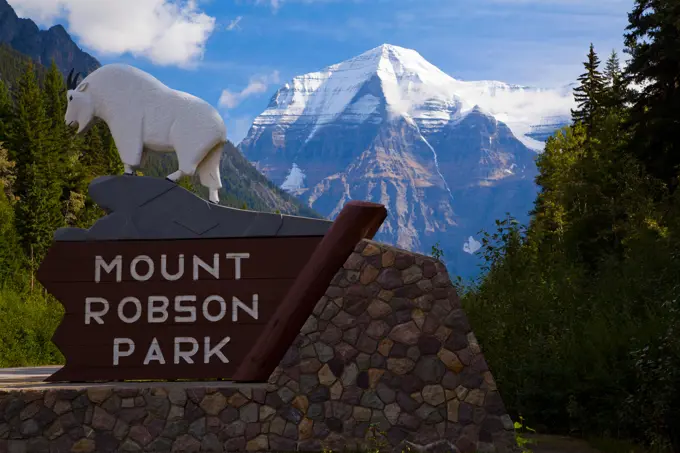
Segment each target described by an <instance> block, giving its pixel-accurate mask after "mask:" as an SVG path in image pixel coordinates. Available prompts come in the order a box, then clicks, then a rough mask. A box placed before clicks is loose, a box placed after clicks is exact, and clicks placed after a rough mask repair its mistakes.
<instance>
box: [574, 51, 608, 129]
mask: <svg viewBox="0 0 680 453" xmlns="http://www.w3.org/2000/svg"><path fill="white" fill-rule="evenodd" d="M583 66H584V67H585V69H586V72H585V73H583V74H582V75H581V76H579V78H578V81H579V82H580V85H579V86H578V87H576V89H574V98H575V100H576V103H577V105H578V109H577V110H573V111H572V112H571V116H572V119H573V121H574V123H582V124H584V125H585V126H586V127H587V128H588V130H589V131H590V130H592V128H593V127H594V125H595V121H596V120H597V116H598V115H599V113H600V107H601V103H602V97H603V96H602V93H603V92H604V77H603V76H602V73H601V72H600V70H599V66H600V59H599V58H598V57H597V54H596V53H595V47H594V46H593V45H592V44H590V52H589V53H588V60H587V61H586V62H585V63H583Z"/></svg>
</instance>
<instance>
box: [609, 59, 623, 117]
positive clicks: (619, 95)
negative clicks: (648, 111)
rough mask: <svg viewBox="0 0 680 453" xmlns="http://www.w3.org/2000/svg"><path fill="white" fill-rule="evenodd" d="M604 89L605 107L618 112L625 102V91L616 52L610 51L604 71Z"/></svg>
mask: <svg viewBox="0 0 680 453" xmlns="http://www.w3.org/2000/svg"><path fill="white" fill-rule="evenodd" d="M604 79H605V83H606V87H605V107H606V108H607V109H610V110H611V109H614V110H617V111H620V109H622V108H623V107H624V104H625V101H626V89H625V83H624V79H623V71H621V63H620V61H619V55H618V54H617V53H616V50H612V53H611V55H610V56H609V59H608V60H607V63H606V64H605V69H604Z"/></svg>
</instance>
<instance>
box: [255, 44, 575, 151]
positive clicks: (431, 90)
mask: <svg viewBox="0 0 680 453" xmlns="http://www.w3.org/2000/svg"><path fill="white" fill-rule="evenodd" d="M475 106H478V107H479V109H480V111H482V112H483V113H485V114H486V115H489V116H493V117H494V118H496V119H497V120H499V121H502V122H503V123H505V124H507V126H508V127H510V129H511V130H512V131H513V133H514V134H515V136H516V137H517V138H518V139H519V140H520V141H521V142H522V143H523V144H525V145H526V146H528V147H530V148H532V149H534V150H536V151H540V150H541V149H542V148H543V146H544V143H543V142H541V141H538V140H536V139H534V138H533V135H535V133H536V130H535V126H536V125H539V124H543V123H546V118H550V121H549V123H550V124H552V123H553V122H555V121H557V120H560V118H561V117H564V118H566V117H567V116H568V112H569V111H570V108H572V107H573V97H572V96H571V93H570V92H567V91H566V90H546V89H543V90H538V89H535V88H531V87H524V86H519V85H510V84H508V83H504V82H498V81H493V80H482V81H462V80H457V79H455V78H453V77H451V76H450V75H448V74H446V73H445V72H443V71H442V70H440V69H439V68H438V67H436V66H435V65H433V64H432V63H430V62H429V61H427V60H426V59H425V58H424V57H423V56H422V55H420V53H418V52H417V51H415V50H412V49H407V48H404V47H399V46H395V45H392V44H387V43H385V44H382V45H380V46H378V47H375V48H373V49H370V50H368V51H366V52H363V53H362V54H360V55H357V56H355V57H352V58H349V59H348V60H345V61H342V62H340V63H336V64H333V65H331V66H327V67H326V68H324V69H322V70H320V71H318V72H311V73H308V74H304V75H300V76H297V77H295V78H294V79H293V80H292V81H291V82H289V83H286V84H285V85H284V86H283V87H282V88H281V89H280V90H279V91H278V92H277V93H276V94H275V95H274V97H273V98H272V101H271V103H270V105H269V106H268V108H267V111H265V112H264V113H263V114H262V115H260V116H259V117H258V118H257V119H256V120H255V123H254V126H255V128H256V129H257V128H258V127H260V126H266V125H267V124H271V123H272V122H273V121H276V122H278V123H279V124H281V121H283V122H285V123H286V124H288V122H290V123H292V122H295V121H301V122H302V123H304V124H307V125H310V126H311V130H310V132H309V134H308V135H307V137H306V138H305V139H303V141H304V142H308V141H309V140H311V139H312V138H313V137H314V136H315V135H316V133H317V132H318V131H319V130H320V129H321V128H323V127H324V126H325V125H326V124H330V123H333V122H334V121H336V120H338V119H342V120H343V121H349V122H353V123H355V124H362V123H363V122H365V121H383V120H391V119H394V118H405V119H406V120H407V121H409V122H411V121H415V122H416V123H417V124H418V125H419V127H420V128H421V129H423V128H425V129H430V128H436V129H439V128H442V127H445V126H446V125H447V124H452V123H455V122H457V121H458V120H460V119H462V118H463V117H465V116H466V115H467V114H468V113H470V112H471V111H472V109H473V108H474V107H475ZM382 112H385V113H386V115H383V114H382ZM565 112H567V113H565ZM560 121H561V120H560ZM557 122H559V121H557Z"/></svg>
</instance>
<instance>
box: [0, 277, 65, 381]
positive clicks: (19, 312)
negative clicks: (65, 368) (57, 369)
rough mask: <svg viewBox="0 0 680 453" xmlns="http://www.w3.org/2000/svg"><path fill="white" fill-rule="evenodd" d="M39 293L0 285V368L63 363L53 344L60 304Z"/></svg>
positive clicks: (60, 314)
mask: <svg viewBox="0 0 680 453" xmlns="http://www.w3.org/2000/svg"><path fill="white" fill-rule="evenodd" d="M41 293H42V289H40V290H37V289H36V290H34V291H33V292H32V293H31V292H27V293H22V292H18V291H16V290H13V289H11V288H0V368H9V367H23V366H40V365H54V364H62V363H64V358H63V356H62V355H61V353H60V352H59V350H58V349H57V348H56V346H54V344H52V334H53V333H54V330H55V329H56V328H57V326H58V325H59V322H60V321H61V318H62V316H63V313H64V312H63V308H62V306H61V305H60V304H59V303H57V302H55V301H53V300H52V299H51V298H47V299H46V298H45V297H43V296H42V294H41Z"/></svg>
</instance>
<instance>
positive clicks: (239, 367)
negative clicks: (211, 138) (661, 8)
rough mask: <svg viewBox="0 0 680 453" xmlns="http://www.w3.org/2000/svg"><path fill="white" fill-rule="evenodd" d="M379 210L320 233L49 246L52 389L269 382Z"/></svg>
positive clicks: (360, 210) (44, 269)
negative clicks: (57, 362) (53, 306)
mask: <svg viewBox="0 0 680 453" xmlns="http://www.w3.org/2000/svg"><path fill="white" fill-rule="evenodd" d="M385 217H386V211H385V208H384V207H383V206H382V205H376V204H372V203H364V202H350V203H348V204H347V205H346V206H345V208H344V209H343V211H342V212H341V213H340V215H339V216H338V218H337V219H336V221H335V222H334V223H333V225H332V226H331V228H330V229H329V230H328V232H327V233H326V235H325V236H323V237H320V236H310V237H259V238H256V237H252V238H247V237H246V238H225V239H213V238H206V239H181V240H179V239H178V240H150V241H146V240H144V241H140V240H134V241H132V240H124V241H82V242H78V241H74V242H68V241H63V242H60V241H57V242H55V243H54V245H53V246H52V248H51V249H50V251H49V252H48V254H47V257H46V258H45V260H44V262H43V263H42V266H41V267H40V270H39V272H38V278H39V280H40V282H41V283H42V284H43V285H44V286H45V288H46V289H47V290H48V291H49V292H50V293H51V294H52V295H54V296H55V297H56V298H57V299H58V300H59V301H60V302H61V303H62V304H63V305H64V307H65V315H64V318H63V320H62V322H61V324H60V326H59V327H58V328H57V331H56V332H55V334H54V337H53V341H54V343H55V344H56V345H57V347H58V348H59V349H60V350H61V351H62V353H63V354H64V356H65V357H66V365H65V366H64V368H62V369H61V370H60V371H58V372H57V373H55V374H54V375H52V376H51V377H50V378H49V379H48V380H49V381H72V382H73V381H77V382H87V381H113V380H147V379H162V380H173V379H213V378H221V379H230V380H239V381H265V380H266V379H267V378H268V377H269V375H270V374H271V372H272V371H273V370H274V368H275V367H276V366H277V365H278V363H279V361H280V360H281V358H282V357H283V355H284V354H285V352H286V350H287V349H288V347H289V346H290V344H291V343H292V341H293V340H294V339H295V336H296V335H297V334H298V333H299V331H300V328H301V327H302V325H303V324H304V322H305V321H306V319H307V318H308V317H309V315H310V314H311V312H312V310H313V308H314V306H315V304H316V303H317V301H318V300H319V298H320V297H321V296H323V294H324V292H325V290H326V288H327V286H328V284H329V282H330V281H331V279H332V278H333V276H334V275H335V273H336V272H337V271H338V270H339V268H340V267H341V266H342V264H343V263H344V261H345V260H346V259H347V257H348V256H349V255H350V253H351V252H352V249H353V248H354V247H355V246H356V244H357V243H358V242H359V241H360V240H361V239H363V238H371V237H373V235H374V234H375V233H376V232H377V230H378V228H379V227H380V225H381V224H382V222H383V220H384V219H385Z"/></svg>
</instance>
